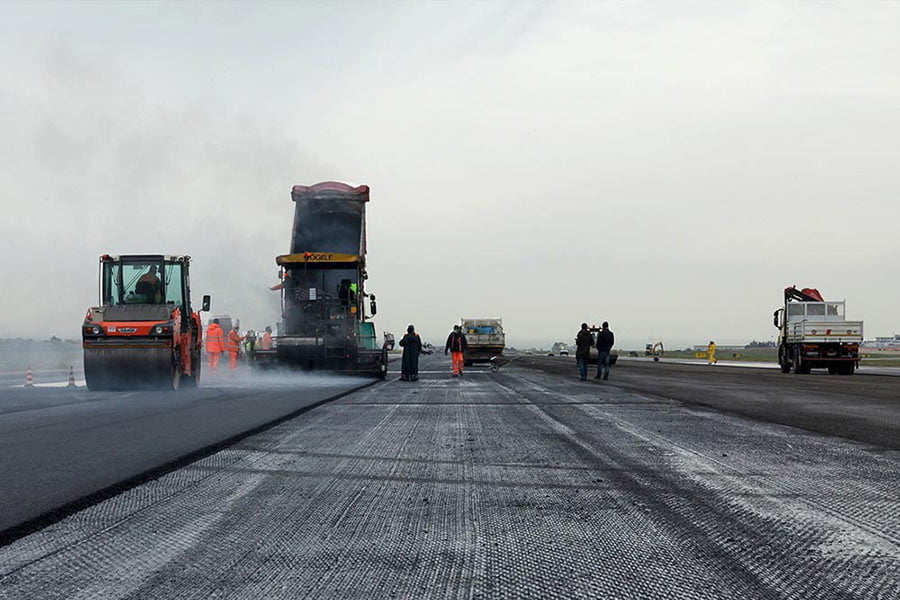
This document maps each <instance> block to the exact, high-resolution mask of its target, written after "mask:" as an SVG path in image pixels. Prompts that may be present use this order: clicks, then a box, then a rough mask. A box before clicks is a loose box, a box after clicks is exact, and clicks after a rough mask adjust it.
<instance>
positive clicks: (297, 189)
mask: <svg viewBox="0 0 900 600" xmlns="http://www.w3.org/2000/svg"><path fill="white" fill-rule="evenodd" d="M322 192H343V193H350V194H356V195H357V196H359V197H360V200H362V201H363V202H368V201H369V186H367V185H360V186H357V187H353V186H351V185H347V184H346V183H341V182H340V181H323V182H321V183H317V184H315V185H295V186H294V187H293V188H292V189H291V193H292V194H320V193H322Z"/></svg>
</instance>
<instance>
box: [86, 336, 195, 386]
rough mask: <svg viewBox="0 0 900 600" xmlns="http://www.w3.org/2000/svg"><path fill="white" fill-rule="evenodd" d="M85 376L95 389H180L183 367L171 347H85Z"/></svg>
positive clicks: (89, 384) (88, 384) (88, 383)
mask: <svg viewBox="0 0 900 600" xmlns="http://www.w3.org/2000/svg"><path fill="white" fill-rule="evenodd" d="M84 377H85V381H86V382H87V386H88V389H90V390H92V391H103V390H140V389H152V390H177V389H178V384H179V382H180V369H178V368H176V366H175V365H174V361H173V356H172V349H171V348H170V347H158V348H146V347H144V348H129V347H127V346H125V347H121V346H120V347H117V348H103V347H100V348H85V349H84Z"/></svg>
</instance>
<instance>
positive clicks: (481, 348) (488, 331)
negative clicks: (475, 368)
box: [461, 318, 529, 367]
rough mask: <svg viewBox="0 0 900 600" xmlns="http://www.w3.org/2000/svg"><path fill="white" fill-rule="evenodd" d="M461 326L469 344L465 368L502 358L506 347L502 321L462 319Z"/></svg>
mask: <svg viewBox="0 0 900 600" xmlns="http://www.w3.org/2000/svg"><path fill="white" fill-rule="evenodd" d="M461 326H462V331H463V333H464V334H465V335H466V341H467V342H468V344H469V349H468V351H466V355H465V365H466V366H467V367H470V366H472V364H473V363H476V362H490V360H491V359H492V358H493V357H495V356H503V349H504V348H505V347H506V335H505V334H504V333H503V319H499V318H498V319H462V321H461ZM526 354H529V353H528V352H526Z"/></svg>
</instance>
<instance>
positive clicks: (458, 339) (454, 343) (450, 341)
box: [444, 325, 469, 377]
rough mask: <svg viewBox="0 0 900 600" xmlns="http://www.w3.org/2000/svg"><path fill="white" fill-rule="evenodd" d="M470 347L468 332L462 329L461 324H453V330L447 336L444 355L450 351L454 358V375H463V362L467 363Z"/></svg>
mask: <svg viewBox="0 0 900 600" xmlns="http://www.w3.org/2000/svg"><path fill="white" fill-rule="evenodd" d="M468 349H469V343H468V340H466V334H464V333H463V332H462V331H460V328H459V325H454V326H453V331H451V332H450V335H449V336H447V343H446V344H444V355H446V354H447V351H448V350H449V351H450V357H451V358H452V359H453V376H454V377H462V374H463V364H464V363H465V352H466V350H468Z"/></svg>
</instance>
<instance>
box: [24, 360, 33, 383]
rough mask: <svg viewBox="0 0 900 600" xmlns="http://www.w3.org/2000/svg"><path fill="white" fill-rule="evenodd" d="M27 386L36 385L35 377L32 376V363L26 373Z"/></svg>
mask: <svg viewBox="0 0 900 600" xmlns="http://www.w3.org/2000/svg"><path fill="white" fill-rule="evenodd" d="M25 387H34V379H33V378H32V377H31V366H30V365H29V367H28V371H27V372H26V373H25Z"/></svg>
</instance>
